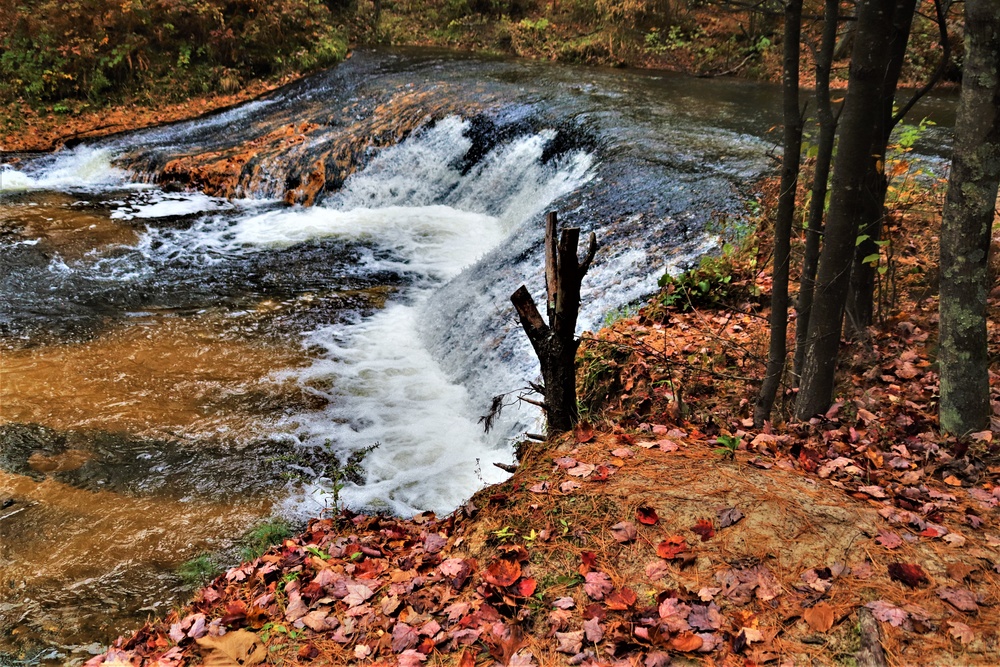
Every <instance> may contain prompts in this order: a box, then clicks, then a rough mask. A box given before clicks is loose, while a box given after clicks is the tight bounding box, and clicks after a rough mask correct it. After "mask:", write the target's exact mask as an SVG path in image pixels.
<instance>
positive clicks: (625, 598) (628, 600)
mask: <svg viewBox="0 0 1000 667" xmlns="http://www.w3.org/2000/svg"><path fill="white" fill-rule="evenodd" d="M638 599H639V598H638V597H637V596H636V594H635V591H633V590H632V589H631V588H627V587H626V588H622V589H621V590H617V591H612V592H611V593H610V594H609V595H608V596H607V597H605V599H604V604H605V605H606V606H607V608H608V609H614V610H616V611H625V610H626V609H629V608H631V607H632V605H634V604H635V603H636V602H637V601H638Z"/></svg>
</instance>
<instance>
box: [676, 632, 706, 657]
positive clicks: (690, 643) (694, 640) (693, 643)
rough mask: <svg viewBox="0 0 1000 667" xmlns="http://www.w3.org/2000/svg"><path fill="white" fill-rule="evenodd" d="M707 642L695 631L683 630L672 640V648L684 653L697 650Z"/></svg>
mask: <svg viewBox="0 0 1000 667" xmlns="http://www.w3.org/2000/svg"><path fill="white" fill-rule="evenodd" d="M704 643H705V642H704V641H703V640H702V638H701V637H699V636H698V635H696V634H694V633H693V632H682V633H680V634H679V635H677V636H676V637H674V638H673V639H671V640H670V648H672V649H674V650H675V651H680V652H682V653H690V652H691V651H697V650H698V649H700V648H701V645H702V644H704Z"/></svg>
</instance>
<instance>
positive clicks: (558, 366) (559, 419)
mask: <svg viewBox="0 0 1000 667" xmlns="http://www.w3.org/2000/svg"><path fill="white" fill-rule="evenodd" d="M557 225H558V223H557V219H556V214H555V212H552V213H549V214H548V217H547V219H546V225H545V290H546V294H547V301H548V307H547V311H548V313H547V314H548V324H546V323H545V321H544V320H543V319H542V316H541V314H540V313H539V312H538V307H537V306H536V305H535V300H534V299H532V298H531V293H530V292H528V289H527V288H526V287H525V286H524V285H521V287H520V288H518V290H517V291H516V292H514V294H512V295H511V297H510V300H511V302H512V303H513V304H514V308H515V309H516V310H517V314H518V317H519V318H520V320H521V326H522V327H523V328H524V332H525V333H526V334H528V340H530V341H531V346H532V347H533V348H534V349H535V354H536V355H538V362H539V364H540V365H541V367H542V381H543V382H544V383H545V384H544V386H543V387H539V389H540V390H541V393H542V395H543V396H544V397H545V402H544V404H543V405H542V408H543V409H544V410H545V417H546V421H547V423H548V434H549V435H553V434H556V433H561V432H564V431H568V430H570V429H572V428H573V427H574V426H575V425H576V422H577V420H578V419H579V412H578V410H577V406H576V350H577V348H578V347H579V345H580V341H579V340H577V338H576V320H577V317H578V316H579V314H580V285H581V284H582V282H583V276H584V275H586V273H587V270H588V269H589V268H590V263H591V262H592V261H593V259H594V254H595V253H596V252H597V237H596V236H595V235H594V234H593V233H591V234H590V238H589V243H588V247H587V254H586V256H585V257H584V259H583V261H582V262H581V261H579V260H578V257H577V246H578V244H579V242H580V230H579V229H578V228H576V227H570V228H567V229H564V230H563V231H562V235H561V236H559V240H558V245H557V242H556V228H557Z"/></svg>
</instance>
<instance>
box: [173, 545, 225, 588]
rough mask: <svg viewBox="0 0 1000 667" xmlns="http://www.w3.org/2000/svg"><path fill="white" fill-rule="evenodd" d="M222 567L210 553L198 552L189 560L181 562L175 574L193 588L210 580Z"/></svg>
mask: <svg viewBox="0 0 1000 667" xmlns="http://www.w3.org/2000/svg"><path fill="white" fill-rule="evenodd" d="M221 571H222V568H221V567H220V566H219V564H218V563H216V562H215V559H214V558H212V555H211V554H207V553H204V554H199V555H198V556H195V557H194V558H192V559H191V560H188V561H185V562H183V563H181V565H180V567H178V568H177V576H178V577H180V578H181V581H183V582H184V585H185V586H188V587H191V588H194V587H196V586H201V585H202V584H204V583H207V582H208V581H210V580H212V579H213V578H214V577H215V576H216V575H217V574H219V572H221Z"/></svg>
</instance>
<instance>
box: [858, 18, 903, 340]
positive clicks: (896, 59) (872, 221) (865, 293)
mask: <svg viewBox="0 0 1000 667" xmlns="http://www.w3.org/2000/svg"><path fill="white" fill-rule="evenodd" d="M915 9H916V0H896V3H895V6H894V8H893V12H892V30H891V32H890V34H889V59H888V61H887V63H886V67H885V74H884V78H883V79H882V91H881V93H880V95H879V97H880V100H881V103H882V110H881V113H879V114H878V115H877V116H875V118H874V119H873V120H875V121H876V123H877V124H878V129H877V130H876V133H875V135H874V136H873V138H872V145H871V148H870V154H871V155H872V156H874V158H875V159H874V160H869V161H868V163H867V165H866V168H867V169H869V170H870V173H869V174H868V175H867V177H866V181H867V182H869V183H871V184H872V186H871V187H870V188H868V189H866V190H865V191H863V193H862V195H863V197H864V200H863V201H864V206H863V209H862V211H863V212H862V219H861V222H860V224H859V226H858V235H859V236H861V237H865V238H864V239H863V240H862V241H861V242H859V243H858V244H857V246H856V247H855V250H854V268H853V270H852V271H851V289H850V293H849V294H850V296H849V298H848V300H847V324H848V326H849V327H850V329H851V331H852V332H853V333H855V334H863V333H864V331H865V329H867V328H868V327H869V326H871V323H872V318H873V317H874V313H875V274H876V270H877V267H876V266H875V264H874V263H873V262H865V261H864V260H865V258H867V257H870V256H872V255H878V252H879V246H878V241H879V240H881V236H882V222H883V220H884V219H885V195H886V191H887V189H888V186H889V181H888V180H887V179H886V177H885V154H886V147H887V146H888V144H889V135H890V134H891V133H892V128H893V126H894V125H895V123H893V114H892V111H893V109H892V106H893V103H894V102H895V99H896V84H897V83H898V82H899V74H900V72H901V71H902V70H903V62H904V61H905V59H906V44H907V42H908V41H909V38H910V28H911V27H912V25H913V12H914V10H915Z"/></svg>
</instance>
